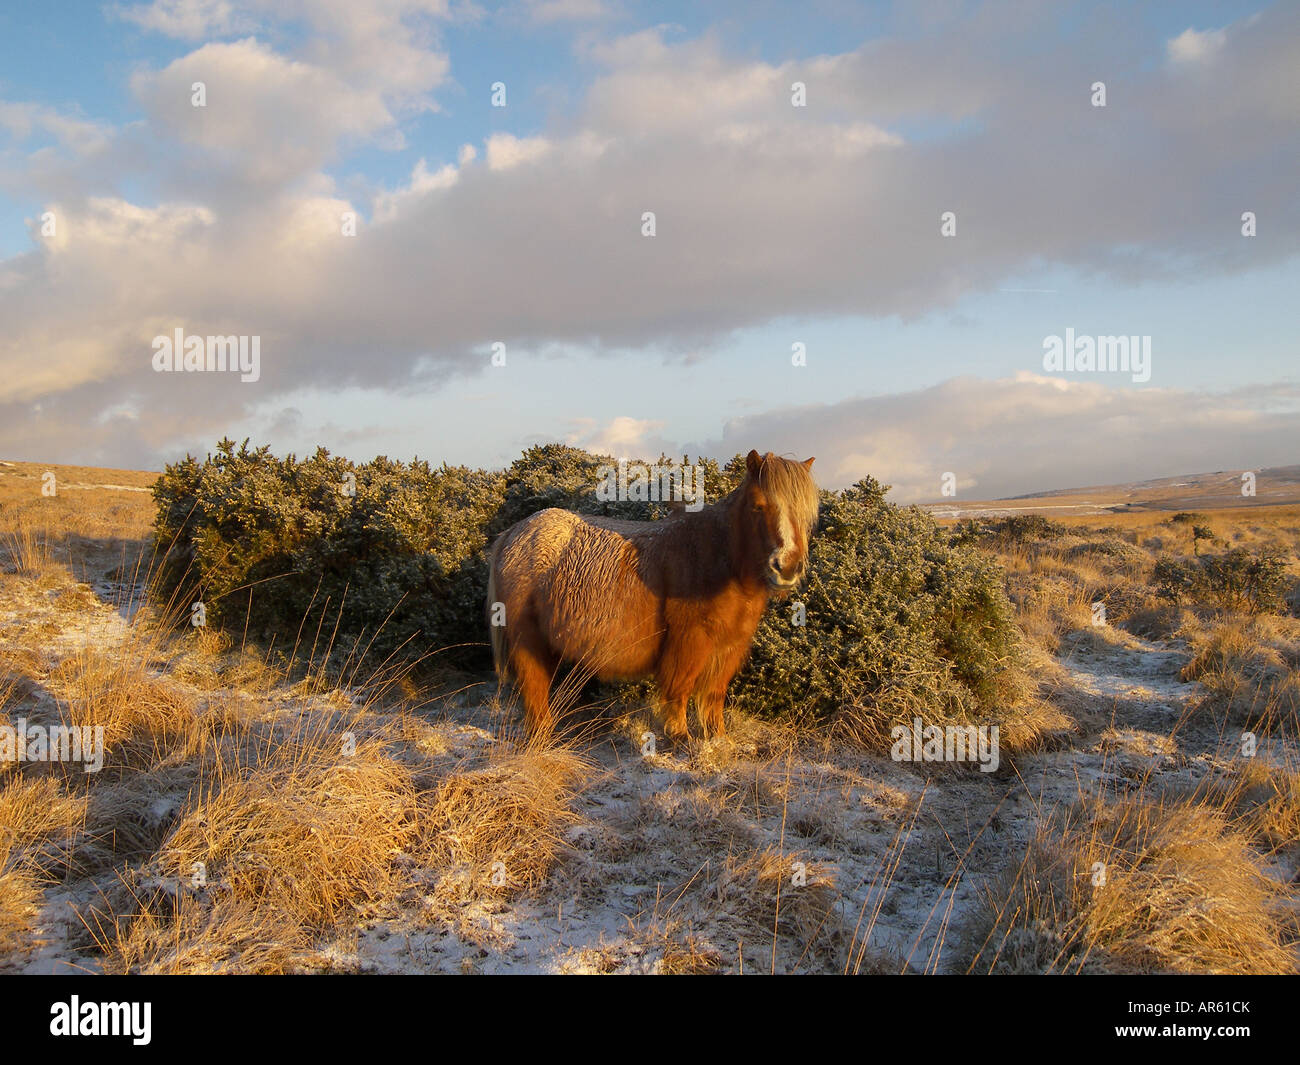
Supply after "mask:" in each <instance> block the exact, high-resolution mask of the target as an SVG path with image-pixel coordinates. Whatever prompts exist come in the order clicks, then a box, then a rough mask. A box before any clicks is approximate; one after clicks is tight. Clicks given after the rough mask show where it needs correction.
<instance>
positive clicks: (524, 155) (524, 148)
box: [487, 133, 552, 170]
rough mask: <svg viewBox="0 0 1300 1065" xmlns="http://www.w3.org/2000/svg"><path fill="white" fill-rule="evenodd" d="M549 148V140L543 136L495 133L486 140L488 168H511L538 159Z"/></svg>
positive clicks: (550, 145) (550, 146)
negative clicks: (517, 135) (516, 135)
mask: <svg viewBox="0 0 1300 1065" xmlns="http://www.w3.org/2000/svg"><path fill="white" fill-rule="evenodd" d="M551 148H552V144H551V142H550V141H548V140H547V139H546V138H545V137H515V136H512V135H511V134H509V133H495V134H493V135H492V136H491V137H489V138H488V140H487V165H488V169H489V170H512V169H514V168H515V167H517V166H522V165H524V164H526V163H531V162H534V161H535V160H537V159H540V158H541V157H542V156H544V155H545V154H546V153H547V152H549V151H550V150H551Z"/></svg>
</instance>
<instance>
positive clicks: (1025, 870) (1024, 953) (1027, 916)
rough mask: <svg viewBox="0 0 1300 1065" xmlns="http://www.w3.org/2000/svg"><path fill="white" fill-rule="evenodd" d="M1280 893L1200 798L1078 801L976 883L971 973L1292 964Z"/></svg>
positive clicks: (1282, 969)
mask: <svg viewBox="0 0 1300 1065" xmlns="http://www.w3.org/2000/svg"><path fill="white" fill-rule="evenodd" d="M1102 874H1104V880H1100V879H1099V877H1100V876H1101V875H1102ZM1095 880H1096V881H1097V883H1096V886H1094V881H1095ZM1281 895H1282V889H1281V888H1280V886H1279V885H1278V884H1276V883H1274V882H1273V881H1271V880H1270V879H1269V878H1268V877H1267V876H1266V875H1265V874H1264V871H1263V868H1262V865H1261V861H1260V857H1259V855H1258V854H1257V853H1256V852H1255V851H1254V850H1253V849H1252V848H1251V846H1250V840H1249V838H1248V837H1247V836H1246V834H1245V833H1243V832H1242V831H1240V830H1238V829H1235V828H1233V827H1232V826H1231V825H1230V824H1229V823H1228V819H1227V818H1226V816H1225V815H1224V814H1223V813H1222V811H1220V810H1218V809H1216V808H1215V807H1213V806H1212V805H1210V804H1208V803H1204V802H1197V801H1187V800H1173V801H1154V800H1148V799H1144V798H1142V797H1134V798H1125V799H1120V800H1117V801H1114V802H1107V801H1104V800H1100V799H1089V800H1081V801H1080V802H1079V803H1078V804H1076V805H1075V806H1073V807H1071V808H1070V809H1068V810H1064V811H1058V812H1057V814H1056V815H1055V816H1053V817H1051V818H1049V819H1048V820H1047V821H1046V822H1045V823H1044V825H1043V827H1042V829H1041V830H1040V832H1039V834H1038V836H1037V837H1036V838H1035V839H1034V841H1033V842H1032V843H1031V845H1030V847H1029V849H1028V851H1027V852H1026V854H1025V856H1024V860H1023V861H1022V862H1021V864H1020V866H1019V867H1018V868H1017V869H1015V870H1014V871H1013V872H1012V873H1011V874H1010V875H1009V876H1007V877H1004V878H1003V879H1002V881H1001V882H999V883H995V884H993V885H991V886H989V887H988V888H987V889H986V892H985V895H984V897H983V899H982V900H981V904H980V907H979V909H978V912H977V914H976V916H975V918H974V920H973V921H972V925H971V927H970V928H968V929H967V932H966V943H965V950H966V952H967V956H968V957H969V959H970V960H969V971H973V972H1021V973H1024V972H1030V973H1071V972H1074V973H1078V972H1186V973H1290V972H1295V970H1296V961H1295V955H1294V944H1291V943H1289V942H1288V941H1287V932H1286V925H1285V922H1284V920H1283V918H1282V916H1281V908H1280V906H1279V900H1280V897H1281Z"/></svg>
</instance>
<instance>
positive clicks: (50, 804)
mask: <svg viewBox="0 0 1300 1065" xmlns="http://www.w3.org/2000/svg"><path fill="white" fill-rule="evenodd" d="M85 817H86V803H85V800H84V799H79V798H77V797H75V796H71V795H68V794H67V793H66V792H65V791H64V790H63V788H62V785H61V784H60V783H59V781H57V780H56V779H54V778H53V777H44V778H41V779H37V780H25V779H23V778H21V777H19V776H18V775H17V774H13V775H11V776H10V777H8V779H7V780H6V782H5V783H4V784H3V785H0V957H4V956H8V957H21V956H22V955H23V954H25V953H26V952H27V951H29V950H30V949H31V948H32V947H33V946H34V945H35V920H36V916H37V913H38V911H39V908H40V904H41V901H42V898H43V888H44V885H45V884H46V883H48V882H49V881H51V880H54V879H55V878H56V877H57V876H58V873H59V870H60V867H61V866H62V865H64V864H65V863H66V860H67V854H68V852H69V851H70V849H71V848H72V847H73V845H74V844H75V842H76V841H77V839H78V838H79V836H80V835H81V833H82V831H83V826H84V823H85Z"/></svg>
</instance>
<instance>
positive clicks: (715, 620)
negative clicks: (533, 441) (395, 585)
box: [487, 451, 819, 742]
mask: <svg viewBox="0 0 1300 1065" xmlns="http://www.w3.org/2000/svg"><path fill="white" fill-rule="evenodd" d="M812 464H813V459H811V458H810V459H808V460H807V461H805V462H796V461H793V460H790V459H783V458H778V457H777V456H776V455H773V454H772V453H771V452H770V451H769V452H768V453H767V454H766V455H763V456H761V457H760V456H759V454H758V452H757V451H751V452H750V453H749V455H748V456H747V457H746V460H745V467H746V471H745V478H744V480H743V481H742V482H741V483H740V485H739V486H738V487H737V488H736V489H735V491H733V492H732V493H731V494H730V495H728V496H726V497H725V498H723V499H721V500H719V501H717V502H715V503H712V504H710V505H708V506H704V507H702V508H701V509H700V510H698V511H697V512H695V513H690V512H688V511H684V510H677V511H675V512H674V513H672V514H670V515H669V516H668V517H667V518H664V519H663V520H662V521H623V520H618V519H614V518H604V517H592V516H589V515H585V514H574V513H572V512H570V511H567V510H560V509H557V508H554V507H552V508H549V509H547V510H542V511H539V512H538V513H536V514H533V515H531V516H529V517H527V518H525V519H524V520H522V521H520V522H518V523H517V524H515V525H512V526H511V527H510V528H508V529H506V530H505V531H504V532H503V533H502V534H501V535H500V536H499V537H498V538H497V540H496V542H495V543H494V544H493V546H492V550H491V554H490V570H489V575H488V595H487V602H488V622H489V626H490V628H491V633H492V657H493V660H494V663H495V665H496V670H497V675H498V676H499V677H500V678H501V679H502V680H503V681H504V680H512V681H513V682H514V683H515V686H516V688H517V690H518V691H519V694H520V696H521V698H522V701H523V704H524V713H525V722H526V725H527V728H528V732H529V734H530V735H538V734H549V733H550V732H551V730H552V729H553V727H554V718H553V716H552V711H551V705H550V687H551V681H552V679H553V678H554V676H555V674H556V672H557V670H558V669H559V667H560V665H561V664H562V663H567V664H572V665H576V666H578V667H580V668H581V669H582V670H584V671H586V673H587V675H588V676H594V677H596V678H598V679H600V680H624V681H627V680H643V679H645V678H653V679H654V681H655V685H656V687H657V689H658V693H659V699H660V702H661V704H662V706H663V709H664V732H665V734H666V735H667V736H668V738H669V740H671V741H674V742H676V741H678V740H681V739H685V738H686V736H687V724H686V708H687V703H688V702H689V701H690V699H691V698H692V697H694V699H695V707H696V713H697V715H698V717H699V721H700V728H701V730H702V731H703V733H704V736H705V737H706V738H707V737H709V736H710V735H722V734H723V733H724V732H725V726H724V724H723V713H722V712H723V703H724V702H725V700H726V694H727V685H728V684H730V683H731V678H732V677H733V676H735V674H736V672H737V671H738V670H739V669H740V667H741V665H743V664H744V661H745V659H746V658H747V657H748V655H749V649H750V644H751V642H752V640H753V638H754V632H755V630H756V629H757V628H758V623H759V621H760V619H761V618H762V616H763V610H764V609H765V608H766V606H767V604H768V601H769V599H771V598H772V597H774V596H775V597H778V598H784V597H785V596H787V595H789V594H790V592H791V591H793V590H794V588H795V587H797V586H798V584H799V582H800V581H801V580H802V578H803V575H804V571H805V569H806V567H807V563H808V540H809V537H810V536H811V535H812V530H813V527H814V525H815V524H816V521H817V510H818V503H819V499H818V490H817V485H816V482H814V481H813V478H812V474H811V472H810V471H811V469H812Z"/></svg>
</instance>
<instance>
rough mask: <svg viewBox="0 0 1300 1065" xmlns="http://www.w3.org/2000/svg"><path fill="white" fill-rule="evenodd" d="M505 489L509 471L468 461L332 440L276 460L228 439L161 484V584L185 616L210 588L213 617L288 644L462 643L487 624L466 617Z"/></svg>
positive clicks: (475, 608)
mask: <svg viewBox="0 0 1300 1065" xmlns="http://www.w3.org/2000/svg"><path fill="white" fill-rule="evenodd" d="M503 491H504V479H503V477H502V476H501V475H500V474H491V473H484V472H483V471H481V470H470V469H467V468H465V467H452V466H445V465H444V466H443V467H441V468H437V469H435V468H433V467H431V466H430V465H429V464H428V463H427V462H422V461H419V460H415V461H413V462H411V463H409V464H408V463H402V462H393V461H391V460H389V459H387V458H384V457H380V458H376V459H374V460H372V461H371V462H368V463H364V464H362V465H354V464H353V463H351V462H348V461H347V460H345V459H339V458H334V457H333V456H331V455H330V454H329V452H327V451H326V450H324V449H323V448H322V449H318V450H317V452H316V453H315V454H314V455H313V456H312V457H311V458H309V459H306V460H301V461H300V460H298V459H297V458H295V456H293V455H289V456H288V457H286V458H284V459H277V458H275V457H274V456H273V455H271V454H270V452H269V450H268V449H267V448H264V447H263V448H257V449H252V450H250V449H249V448H248V442H247V441H245V442H244V443H243V444H241V445H240V446H239V447H238V448H236V446H235V444H234V442H233V441H230V440H222V441H221V442H220V443H219V444H218V445H217V451H216V454H215V455H210V456H208V458H207V460H206V461H204V462H201V463H200V462H198V461H197V460H195V459H193V458H189V457H187V458H186V459H185V460H184V461H183V462H180V463H177V464H175V465H173V466H168V467H167V469H166V470H165V471H164V473H163V475H162V476H161V477H160V478H159V480H158V482H157V484H156V485H155V487H154V498H155V501H156V503H157V507H158V510H157V514H156V516H155V521H154V531H155V536H156V538H157V541H158V543H159V546H160V548H161V549H162V551H163V552H165V557H164V560H163V562H162V564H161V566H160V568H159V572H158V576H157V586H156V593H157V594H159V595H160V597H161V599H162V600H164V601H170V602H172V603H173V604H175V605H176V606H178V607H180V608H181V610H182V611H183V612H184V613H185V614H188V607H189V603H190V602H191V600H194V599H197V600H201V601H202V602H203V603H204V606H205V608H206V612H207V623H208V624H209V625H216V626H218V627H222V628H226V629H229V630H231V631H232V632H235V633H239V634H241V635H242V634H244V633H246V634H247V635H248V636H249V637H251V638H252V639H253V640H255V641H258V642H261V643H264V644H266V645H270V646H272V647H274V648H278V649H279V650H281V651H283V652H284V653H286V654H293V652H294V649H295V647H297V648H298V649H299V650H300V651H301V650H302V649H304V648H306V649H310V648H311V647H312V646H313V645H315V644H318V643H319V642H320V641H318V639H317V635H316V634H317V633H318V632H319V633H322V634H324V635H323V640H324V641H325V642H328V640H329V639H330V637H331V636H332V635H333V634H335V633H336V632H337V634H338V636H339V637H341V639H338V640H337V641H336V646H337V647H338V648H339V649H340V650H341V651H342V652H343V653H344V654H346V653H348V652H350V651H351V650H352V649H353V647H355V646H357V645H358V644H360V646H362V647H366V646H369V648H370V652H371V653H372V654H373V655H377V656H379V657H380V658H381V659H382V658H383V657H386V656H387V655H388V654H389V653H391V652H392V651H394V650H396V649H397V648H398V647H403V646H405V647H407V648H408V649H410V650H414V651H417V653H425V652H427V651H430V650H436V649H438V648H440V647H445V646H449V645H453V644H462V643H465V642H466V641H467V640H470V641H472V640H473V639H474V638H475V637H476V636H478V635H480V634H478V633H477V632H476V630H475V627H474V623H473V621H472V620H470V621H469V624H467V619H478V618H480V617H481V615H482V603H483V599H484V596H485V594H486V590H487V571H486V564H485V561H484V552H485V549H486V546H487V528H488V526H489V524H490V522H491V519H492V517H493V516H494V515H495V514H496V513H497V512H498V511H499V509H500V507H501V503H502V496H503ZM421 636H422V637H423V641H422V642H420V643H419V644H418V645H417V644H416V643H415V642H414V641H415V640H416V639H417V637H421ZM372 641H373V642H372ZM471 657H475V656H472V655H471ZM477 657H481V654H480V655H478V656H477Z"/></svg>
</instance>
